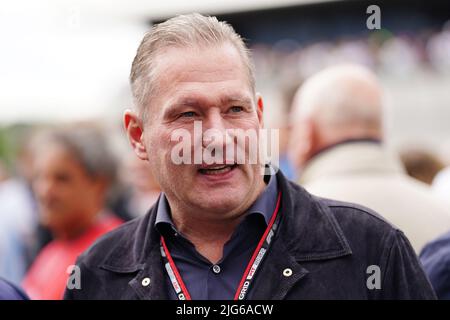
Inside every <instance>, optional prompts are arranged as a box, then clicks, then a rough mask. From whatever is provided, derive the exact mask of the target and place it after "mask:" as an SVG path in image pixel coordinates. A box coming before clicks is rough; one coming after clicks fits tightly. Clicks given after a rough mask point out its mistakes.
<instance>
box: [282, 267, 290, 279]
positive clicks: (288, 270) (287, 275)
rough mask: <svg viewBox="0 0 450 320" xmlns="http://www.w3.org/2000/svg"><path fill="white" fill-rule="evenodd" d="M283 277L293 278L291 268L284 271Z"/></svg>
mask: <svg viewBox="0 0 450 320" xmlns="http://www.w3.org/2000/svg"><path fill="white" fill-rule="evenodd" d="M283 276H285V277H290V276H292V269H290V268H286V269H284V270H283Z"/></svg>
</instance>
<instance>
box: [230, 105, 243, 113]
mask: <svg viewBox="0 0 450 320" xmlns="http://www.w3.org/2000/svg"><path fill="white" fill-rule="evenodd" d="M230 111H231V112H232V113H239V112H242V111H244V108H242V107H239V106H233V107H231V108H230Z"/></svg>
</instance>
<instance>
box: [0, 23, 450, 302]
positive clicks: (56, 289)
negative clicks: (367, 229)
mask: <svg viewBox="0 0 450 320" xmlns="http://www.w3.org/2000/svg"><path fill="white" fill-rule="evenodd" d="M252 50H253V54H254V59H255V64H256V73H257V79H258V83H259V84H261V86H262V88H261V92H262V93H263V96H264V88H265V87H272V90H274V89H273V88H277V90H279V92H278V94H279V95H280V96H283V98H284V102H283V103H282V107H281V108H279V110H276V111H273V110H272V113H273V114H277V115H278V116H277V117H278V118H277V117H275V118H276V120H273V119H271V120H272V122H271V121H269V123H270V124H271V126H272V127H278V128H280V130H281V131H280V132H281V134H280V138H281V139H282V140H281V143H280V147H281V152H282V154H281V161H280V166H281V169H282V171H283V172H284V173H285V174H286V175H287V176H288V177H289V178H290V179H292V180H294V181H297V182H299V183H300V184H301V185H302V186H304V187H305V188H306V189H308V190H309V191H311V192H312V193H313V194H317V195H320V196H324V197H329V198H334V199H338V200H345V201H351V202H355V203H358V204H361V205H364V206H367V207H369V208H371V209H374V210H376V211H377V212H379V213H380V214H382V215H383V218H385V219H387V220H388V221H390V222H392V223H393V224H394V225H396V226H398V227H399V228H400V229H401V230H403V231H404V232H405V234H406V235H407V237H408V238H409V239H410V241H411V244H412V246H413V247H414V249H415V251H416V253H417V254H420V255H421V258H422V262H423V263H424V267H425V270H426V271H427V273H428V275H429V277H430V280H431V281H432V284H433V286H434V287H435V289H436V291H437V293H438V295H439V296H440V297H441V298H450V290H449V288H450V282H449V281H448V280H447V279H450V271H448V270H449V269H448V266H449V265H450V263H449V262H450V240H449V238H450V236H449V235H448V234H446V232H450V158H446V157H444V156H442V155H443V154H445V152H447V154H450V153H449V152H448V151H445V150H444V152H441V151H442V150H439V152H437V151H436V150H434V149H432V148H426V147H423V146H420V145H409V146H406V147H405V148H402V149H396V150H392V149H390V148H388V146H387V145H386V140H387V139H388V138H389V137H387V133H386V132H385V131H384V118H385V114H384V111H383V101H382V99H381V92H380V91H379V88H378V85H377V81H378V80H376V78H375V77H376V76H375V75H374V74H372V73H370V72H369V71H367V70H369V69H371V70H375V73H376V74H383V73H388V74H391V75H394V76H395V75H400V76H405V75H406V76H407V75H408V74H413V73H415V72H416V71H417V70H418V69H420V70H424V69H427V70H430V72H432V73H435V74H446V75H449V74H450V25H445V26H444V27H443V28H442V30H441V31H439V32H429V31H424V32H423V33H422V34H419V35H417V34H414V35H407V34H405V35H396V36H394V35H390V34H386V31H385V32H384V33H383V32H382V31H380V32H379V33H378V34H375V35H372V36H371V37H370V38H354V39H342V40H341V41H338V42H329V41H324V42H320V43H313V44H310V45H306V46H305V45H304V46H300V45H299V44H298V43H296V42H295V41H291V40H284V41H280V42H279V43H277V44H276V45H275V46H273V47H268V46H264V45H254V46H253V48H252ZM343 62H352V64H357V65H362V66H365V67H367V68H368V69H362V68H361V69H360V67H355V66H347V67H341V69H339V68H340V67H336V68H335V69H333V68H332V69H325V71H321V70H323V69H324V68H326V67H329V66H334V65H338V64H341V63H343ZM318 72H319V73H318ZM311 76H312V78H311ZM298 88H300V89H298ZM449 105H450V101H447V107H448V106H449ZM269 108H270V107H269ZM305 110H308V111H305ZM270 112H271V111H270V110H269V113H270ZM324 115H326V116H324ZM288 119H289V121H288ZM449 123H450V122H449ZM344 129H345V130H344ZM123 134H125V133H123ZM447 134H449V135H450V128H448V132H447ZM112 144H113V141H111V139H110V135H109V133H108V130H105V129H104V128H103V127H102V126H101V125H99V124H98V123H74V124H70V125H64V126H57V127H56V128H55V127H47V128H44V129H39V130H30V131H28V132H27V134H25V135H24V137H23V138H22V139H21V142H20V143H19V145H18V146H17V148H16V149H17V150H16V152H15V155H14V162H13V166H12V168H8V166H7V165H6V163H1V162H0V277H2V278H5V279H7V280H9V281H10V282H12V283H15V284H17V285H19V286H21V287H22V288H23V289H24V290H25V292H26V294H27V295H28V296H29V297H30V298H32V299H60V298H62V295H63V291H64V289H65V286H66V281H67V278H68V275H69V271H68V270H69V269H68V268H69V267H70V266H71V265H73V264H74V262H75V259H76V257H77V256H78V255H79V254H81V253H82V252H83V251H84V250H86V249H87V248H89V246H90V245H91V244H92V243H93V242H95V240H96V239H97V238H98V237H100V236H101V235H103V234H105V233H106V232H108V231H110V230H112V229H114V228H116V227H118V226H119V225H120V224H122V223H125V222H126V221H128V220H130V219H133V218H136V217H139V216H141V215H144V214H145V213H146V212H147V211H148V209H149V208H150V207H151V205H152V204H153V203H154V202H155V201H156V200H157V198H158V196H159V193H160V190H159V187H158V185H157V183H156V182H155V180H154V179H153V178H152V176H151V173H150V171H149V168H148V164H147V163H146V162H144V161H141V160H139V159H138V158H137V157H136V156H134V154H132V152H131V148H128V149H126V148H122V149H121V150H120V151H119V152H117V150H115V149H114V148H113V146H111V145H112ZM127 150H128V151H127ZM435 239H437V240H435ZM445 257H446V258H445ZM446 268H447V269H446ZM49 283H52V285H48V284H49Z"/></svg>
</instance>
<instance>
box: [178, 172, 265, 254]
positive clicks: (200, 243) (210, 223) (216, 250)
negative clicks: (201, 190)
mask: <svg viewBox="0 0 450 320" xmlns="http://www.w3.org/2000/svg"><path fill="white" fill-rule="evenodd" d="M261 182H262V184H261V185H259V186H257V187H256V188H255V193H254V195H253V196H252V197H251V199H249V201H248V204H247V205H245V206H243V207H242V208H239V209H237V210H236V213H234V214H231V215H227V217H224V218H220V217H219V218H217V214H215V215H214V214H211V215H207V214H202V215H201V216H199V214H198V212H202V210H189V211H182V210H177V209H176V208H173V209H172V219H173V222H174V224H175V226H176V228H177V230H179V231H180V232H181V233H182V234H183V236H185V237H186V238H187V239H188V240H189V241H191V242H192V243H193V244H194V246H195V248H196V250H197V251H198V252H199V253H200V254H202V255H203V256H204V257H205V258H207V259H208V260H209V261H211V262H212V263H217V262H218V261H219V260H220V259H221V258H222V254H223V246H224V245H225V243H226V242H227V241H228V240H230V238H231V236H232V235H233V232H234V230H235V229H236V227H237V226H238V225H239V223H241V221H242V220H243V218H244V215H245V213H246V211H247V210H248V208H249V207H250V206H251V204H252V203H253V202H254V201H255V200H256V199H257V197H258V196H259V195H260V194H261V193H262V192H263V190H264V188H265V183H264V181H263V180H262V179H261ZM171 207H172V206H171ZM214 216H216V217H215V218H211V217H214Z"/></svg>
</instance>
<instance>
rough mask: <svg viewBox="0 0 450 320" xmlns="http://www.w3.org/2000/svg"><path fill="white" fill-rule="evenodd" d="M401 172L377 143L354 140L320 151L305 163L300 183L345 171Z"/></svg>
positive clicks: (353, 172) (344, 172) (401, 168)
mask: <svg viewBox="0 0 450 320" xmlns="http://www.w3.org/2000/svg"><path fill="white" fill-rule="evenodd" d="M368 173H369V174H372V173H376V174H379V173H382V174H403V173H404V168H403V166H402V164H401V162H400V160H399V158H398V157H397V156H396V155H395V153H393V152H391V151H390V150H388V149H387V148H385V147H383V145H382V144H380V143H373V142H368V141H353V142H352V143H340V144H337V145H334V146H332V147H330V148H327V149H326V150H324V151H322V152H320V153H319V154H317V155H316V156H315V157H313V158H312V159H311V160H310V161H309V162H308V163H307V165H306V166H305V168H304V169H303V171H302V172H301V176H300V183H301V184H307V183H310V182H311V181H315V180H317V179H321V178H323V177H330V176H337V175H348V174H352V175H353V174H368Z"/></svg>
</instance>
